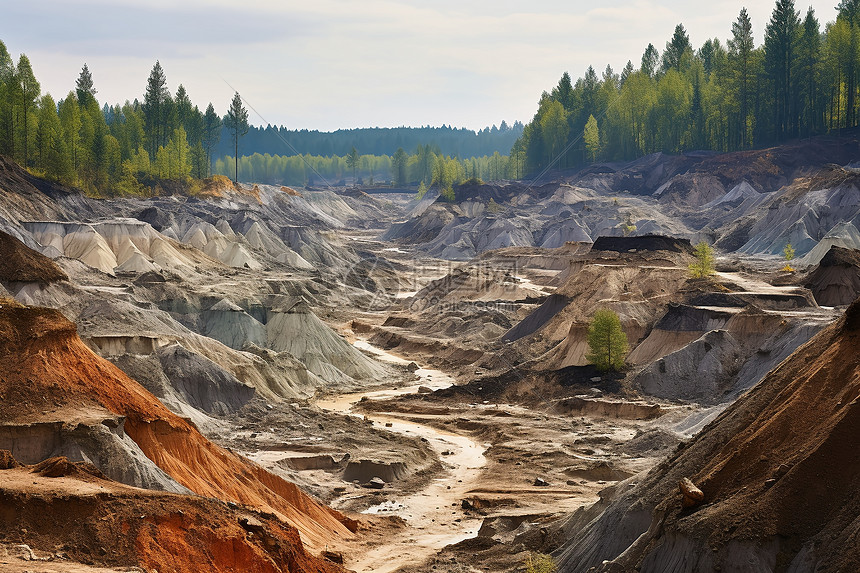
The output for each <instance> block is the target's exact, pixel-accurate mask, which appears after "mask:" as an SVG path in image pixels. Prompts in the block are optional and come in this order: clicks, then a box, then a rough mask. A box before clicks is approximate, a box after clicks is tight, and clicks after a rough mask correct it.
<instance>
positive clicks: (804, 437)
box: [0, 132, 860, 573]
mask: <svg viewBox="0 0 860 573" xmlns="http://www.w3.org/2000/svg"><path fill="white" fill-rule="evenodd" d="M858 158H860V142H858V139H857V136H856V135H852V134H851V133H850V132H846V134H843V135H842V136H841V137H831V136H821V137H814V138H809V139H804V140H801V141H797V142H793V143H789V144H786V145H783V146H780V147H773V148H768V149H761V150H752V151H741V152H734V153H726V154H695V153H692V154H682V155H666V154H662V153H656V154H650V155H646V156H644V157H641V158H640V159H637V160H634V161H631V162H619V163H604V164H595V165H592V166H590V167H586V168H585V169H582V170H554V171H550V172H548V173H546V174H544V175H543V176H542V177H540V178H537V179H532V180H505V181H493V182H487V183H482V182H467V183H465V184H463V185H459V186H457V187H456V188H455V189H454V192H455V196H454V198H453V199H450V198H446V197H444V196H442V195H441V194H440V193H439V191H438V190H436V189H432V188H431V189H430V190H429V191H428V192H427V193H426V194H424V195H423V196H422V197H420V198H419V197H418V196H417V195H416V193H415V192H413V191H405V190H403V189H392V190H388V191H390V192H380V191H379V189H375V190H374V192H372V193H369V192H365V191H363V190H361V189H360V188H358V187H352V186H331V187H328V186H326V187H322V186H319V187H313V186H311V187H305V188H301V189H295V190H294V189H292V188H286V187H280V186H276V185H264V184H259V183H254V182H242V183H240V184H235V185H234V184H232V183H229V184H228V183H224V182H223V181H222V182H221V183H220V184H219V183H217V182H213V183H212V184H211V185H210V187H207V188H205V190H204V191H203V192H201V193H199V194H196V195H191V194H182V193H165V194H162V195H159V196H154V197H149V198H135V197H114V198H110V199H93V198H90V197H88V196H87V195H85V194H83V193H81V192H80V191H79V190H76V189H73V188H68V187H63V186H61V185H59V184H56V183H53V182H50V181H47V180H44V179H41V178H39V177H37V176H35V175H33V174H31V173H29V172H27V171H25V170H23V169H21V168H20V167H19V166H18V165H17V164H15V163H14V162H12V161H11V160H7V159H5V158H3V157H0V369H2V370H0V403H2V404H3V406H2V414H3V415H2V420H0V570H2V571H14V572H20V573H23V572H24V571H44V572H48V571H56V572H69V573H72V572H74V573H84V572H93V573H95V572H108V571H146V572H148V573H150V572H155V571H158V572H160V573H166V572H169V571H193V570H201V571H202V570H206V571H216V572H222V571H223V572H225V573H226V572H233V571H254V572H257V571H259V572H273V573H274V572H285V571H291V572H320V573H323V572H337V571H355V572H357V573H363V572H368V573H369V572H378V573H385V572H395V571H400V572H419V573H424V572H426V573H430V572H431V571H450V572H462V573H473V572H477V571H491V572H496V571H499V572H501V571H525V570H526V569H525V566H524V564H525V563H526V561H527V560H528V559H529V558H530V556H533V555H551V556H552V557H553V559H554V560H555V562H556V563H557V565H558V571H561V572H564V573H579V572H582V573H585V572H591V571H595V572H597V571H600V572H627V571H640V572H665V571H677V572H682V571H690V572H692V571H786V572H791V573H801V572H812V571H820V570H827V571H856V570H860V562H858V559H860V558H858V555H860V551H858V543H857V536H858V533H860V527H858V523H860V522H858V516H860V507H858V503H860V502H858V501H857V498H856V496H855V495H854V492H855V491H856V488H857V487H858V486H860V483H858V482H860V471H858V470H860V459H858V456H860V450H858V448H856V447H854V446H855V445H856V436H857V431H858V428H860V417H858V419H857V420H854V418H853V415H854V414H855V413H860V409H858V397H860V354H858V352H857V348H858V336H860V334H858V333H860V303H857V302H855V300H856V299H857V298H858V296H860V250H858V249H860V230H858V229H860V173H858V171H857V169H856V167H853V162H856V161H857V160H858ZM384 191H385V190H384ZM703 241H704V242H707V243H709V244H711V245H713V247H714V251H715V261H714V268H713V272H712V273H708V274H707V276H704V277H696V276H693V274H692V273H691V270H690V269H691V265H694V264H695V263H696V260H697V258H696V257H697V255H696V246H697V245H698V244H699V243H701V242H703ZM786 244H790V245H791V246H793V249H794V251H795V258H794V259H793V260H791V261H787V260H786V258H785V257H784V256H783V252H784V248H785V246H786ZM789 263H790V264H789ZM786 267H788V268H786ZM601 309H609V310H612V311H613V312H614V313H615V314H617V316H618V318H619V319H620V325H621V328H622V330H623V332H624V334H625V335H626V339H627V343H628V346H629V352H628V353H627V354H626V356H625V366H624V368H622V369H621V370H620V371H608V372H604V371H600V370H598V369H597V368H596V367H595V366H594V365H593V364H592V361H591V360H590V359H589V343H588V331H589V325H590V323H591V321H592V317H593V316H594V314H595V312H597V311H598V310H601ZM685 479H687V480H689V481H690V484H691V485H692V486H693V487H694V488H695V489H694V490H692V491H694V495H693V496H692V497H691V496H690V491H691V490H690V489H689V488H688V489H687V490H686V497H685V495H684V494H682V492H681V490H679V483H680V482H682V480H685ZM695 491H698V494H695ZM699 494H701V495H700V496H699ZM687 498H689V500H688V501H685V500H686V499H687Z"/></svg>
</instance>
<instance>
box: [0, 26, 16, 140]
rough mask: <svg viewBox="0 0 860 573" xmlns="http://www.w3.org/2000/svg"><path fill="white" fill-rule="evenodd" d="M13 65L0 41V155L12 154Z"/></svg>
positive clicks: (4, 45) (13, 133)
mask: <svg viewBox="0 0 860 573" xmlns="http://www.w3.org/2000/svg"><path fill="white" fill-rule="evenodd" d="M15 81H16V80H15V63H14V62H13V61H12V57H11V56H10V55H9V52H8V51H7V50H6V44H4V43H3V41H2V40H0V153H5V154H7V155H12V154H13V146H14V136H15V132H14V129H13V126H14V123H13V119H12V118H13V113H14V112H13V107H14V92H15V89H14V84H15Z"/></svg>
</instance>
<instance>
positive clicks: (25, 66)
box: [16, 54, 42, 166]
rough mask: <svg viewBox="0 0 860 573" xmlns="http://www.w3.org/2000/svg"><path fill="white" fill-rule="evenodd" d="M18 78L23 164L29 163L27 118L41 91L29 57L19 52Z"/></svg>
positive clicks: (27, 164)
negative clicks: (22, 129)
mask: <svg viewBox="0 0 860 573" xmlns="http://www.w3.org/2000/svg"><path fill="white" fill-rule="evenodd" d="M16 77H17V80H18V86H19V89H18V96H19V97H20V98H21V100H20V101H21V115H22V117H23V119H24V165H25V166H29V165H30V125H28V118H29V116H30V113H31V112H32V111H33V108H34V106H35V105H36V98H38V97H39V94H40V93H41V91H42V88H41V86H40V85H39V82H38V81H36V76H34V75H33V68H32V67H31V66H30V59H29V58H28V57H27V56H26V55H24V54H21V56H20V57H19V58H18V68H17V74H16Z"/></svg>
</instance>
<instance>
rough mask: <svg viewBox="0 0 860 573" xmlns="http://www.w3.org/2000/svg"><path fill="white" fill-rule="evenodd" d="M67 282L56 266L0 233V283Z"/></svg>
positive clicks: (37, 253) (12, 238)
mask: <svg viewBox="0 0 860 573" xmlns="http://www.w3.org/2000/svg"><path fill="white" fill-rule="evenodd" d="M65 280H69V277H68V276H67V275H66V273H64V272H63V270H62V269H61V268H60V267H58V266H57V264H56V263H55V262H54V261H52V260H51V259H49V258H48V257H46V256H45V255H43V254H42V253H39V252H36V251H34V250H33V249H31V248H29V247H27V245H25V244H24V243H22V242H21V241H19V240H18V239H16V238H15V237H13V236H12V235H8V234H6V233H4V232H2V231H0V281H2V282H38V283H52V282H55V281H65Z"/></svg>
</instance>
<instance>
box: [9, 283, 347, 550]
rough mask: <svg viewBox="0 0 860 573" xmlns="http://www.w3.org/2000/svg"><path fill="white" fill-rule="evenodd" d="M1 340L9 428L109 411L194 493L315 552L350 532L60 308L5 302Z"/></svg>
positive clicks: (336, 516) (152, 457)
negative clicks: (135, 376)
mask: <svg viewBox="0 0 860 573" xmlns="http://www.w3.org/2000/svg"><path fill="white" fill-rule="evenodd" d="M0 339H2V340H3V341H4V344H3V345H2V346H0V364H2V368H3V371H2V375H0V396H2V403H3V418H4V420H6V422H7V424H12V423H19V424H22V425H26V424H30V425H31V424H32V423H33V422H34V421H41V422H69V423H71V421H74V420H84V422H82V423H87V422H86V421H85V420H87V419H91V418H94V417H97V416H99V415H102V416H103V414H101V413H102V412H104V411H105V410H107V411H109V412H111V413H113V414H115V415H118V416H121V417H123V419H124V420H123V421H124V425H123V429H124V431H125V433H126V434H127V435H128V436H130V437H131V438H132V439H133V440H134V442H135V443H136V444H137V445H138V446H139V447H140V449H141V450H142V451H143V453H144V454H145V455H146V457H147V458H148V459H149V460H152V461H153V462H154V463H155V465H156V466H158V468H160V469H161V470H163V471H164V472H166V473H167V474H168V475H169V476H170V477H171V478H173V479H174V480H175V481H176V482H178V483H179V484H181V485H182V486H184V487H186V488H188V489H189V490H191V491H193V492H194V493H197V494H200V495H204V496H208V497H215V498H219V499H223V500H226V501H234V502H237V503H242V504H245V505H249V506H252V507H256V508H259V509H261V510H264V511H268V512H271V513H274V514H275V515H277V516H279V517H281V518H283V519H285V520H286V521H288V522H289V523H290V524H292V525H294V526H295V527H296V528H297V529H298V530H299V531H300V532H301V533H302V537H303V539H304V540H305V541H306V542H308V543H310V544H311V545H313V546H316V547H319V546H322V545H323V544H324V543H325V542H326V541H327V540H329V539H332V538H334V537H338V536H348V535H349V531H348V530H347V528H346V526H345V525H344V523H345V522H346V520H345V519H344V518H343V517H342V516H341V515H340V514H338V513H336V512H334V511H332V510H330V509H328V508H326V507H324V506H322V505H320V504H318V503H316V502H314V501H313V500H311V499H310V498H308V497H307V496H306V495H305V494H303V493H302V492H301V491H300V490H299V489H298V488H297V487H296V486H295V485H294V484H291V483H289V482H286V481H285V480H283V479H281V478H278V477H276V476H274V475H272V474H269V473H268V472H266V471H264V470H263V469H262V468H260V467H258V466H256V465H254V464H252V463H251V462H249V461H247V460H245V459H244V458H241V457H239V456H238V455H236V454H234V453H232V452H229V451H227V450H224V449H222V448H219V447H218V446H215V445H214V444H212V443H211V442H209V441H208V440H206V439H205V438H204V437H203V436H202V435H201V434H200V433H199V432H198V431H197V429H196V428H194V427H193V426H192V425H191V424H190V423H189V422H187V421H185V420H184V419H182V418H179V417H178V416H176V415H175V414H172V413H171V412H170V411H169V410H167V409H166V408H165V407H164V406H163V405H161V403H160V402H158V400H157V399H156V398H155V397H154V396H153V395H152V394H150V393H149V392H147V391H146V390H145V389H144V388H143V387H142V386H140V385H139V384H138V383H137V382H135V381H134V380H132V379H130V378H129V377H128V376H126V375H125V374H123V373H122V371H120V370H119V369H118V368H117V367H116V366H114V365H113V364H111V363H110V362H108V361H106V360H104V359H102V358H99V357H98V356H96V355H95V354H93V352H92V351H91V350H90V349H89V348H88V347H87V346H86V345H84V343H83V342H82V341H81V340H80V338H78V336H77V333H76V328H75V325H74V324H73V323H71V322H69V321H68V320H66V319H65V318H64V317H63V316H62V315H61V314H60V313H59V312H58V311H55V310H50V309H44V308H29V307H22V306H20V305H16V304H15V303H14V302H13V301H10V300H8V299H7V300H4V302H3V303H2V305H0ZM97 423H98V422H96V424H97ZM19 441H20V440H19ZM13 445H14V440H13Z"/></svg>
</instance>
